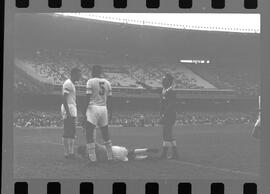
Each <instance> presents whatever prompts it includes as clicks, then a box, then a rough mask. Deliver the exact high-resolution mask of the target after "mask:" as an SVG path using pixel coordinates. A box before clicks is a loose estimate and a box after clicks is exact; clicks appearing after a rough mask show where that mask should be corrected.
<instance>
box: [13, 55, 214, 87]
mask: <svg viewBox="0 0 270 194" xmlns="http://www.w3.org/2000/svg"><path fill="white" fill-rule="evenodd" d="M20 52H21V51H17V53H19V54H18V56H17V57H16V59H15V64H16V66H17V67H18V68H20V69H21V70H23V71H25V72H26V73H27V74H28V75H30V76H32V77H33V78H34V79H37V80H38V81H40V82H45V83H50V84H62V83H63V81H64V80H65V79H67V78H68V72H69V71H70V69H71V68H72V67H75V66H76V67H79V68H80V69H82V72H83V79H82V81H81V82H80V84H85V83H86V80H87V77H89V74H90V72H91V66H92V65H93V64H95V63H93V64H87V63H83V61H84V59H80V57H79V55H76V53H69V52H63V51H53V50H51V51H48V50H43V51H41V50H37V51H32V52H31V51H29V52H27V53H26V52H25V51H23V52H24V53H23V52H22V53H20ZM92 61H93V59H92ZM106 61H107V64H102V66H105V73H104V77H105V78H107V79H108V80H109V81H110V82H111V83H112V86H117V87H139V86H138V85H137V84H136V80H144V81H146V83H148V84H149V85H151V86H153V87H160V86H161V83H160V80H161V77H162V75H163V74H164V73H165V72H170V73H172V74H173V75H174V77H175V78H176V81H175V84H176V88H178V89H180V88H183V89H202V88H215V87H214V86H213V85H212V84H210V83H209V82H207V81H206V80H204V79H202V78H201V77H199V76H198V75H196V74H194V73H193V72H192V71H191V70H189V69H187V68H185V67H184V66H181V65H177V64H160V62H156V63H155V64H132V65H131V68H130V66H128V65H127V64H125V63H124V62H123V61H119V63H120V64H117V65H116V64H109V63H110V62H109V61H111V60H108V59H107V60H106Z"/></svg>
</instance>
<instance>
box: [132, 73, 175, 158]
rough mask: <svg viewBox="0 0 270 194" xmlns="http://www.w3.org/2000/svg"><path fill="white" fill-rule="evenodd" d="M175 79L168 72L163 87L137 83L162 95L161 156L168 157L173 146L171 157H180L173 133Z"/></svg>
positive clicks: (163, 79)
mask: <svg viewBox="0 0 270 194" xmlns="http://www.w3.org/2000/svg"><path fill="white" fill-rule="evenodd" d="M173 80H174V78H173V76H172V75H171V74H169V73H167V74H165V75H164V76H163V78H162V88H153V87H151V86H148V85H146V84H145V83H142V82H140V81H137V82H136V83H137V84H140V85H141V86H143V87H144V88H145V89H147V90H150V91H152V92H157V93H158V94H159V95H160V124H161V125H162V129H163V149H162V154H161V156H160V157H161V158H168V151H169V149H170V148H171V149H172V156H171V159H178V158H179V155H178V151H177V145H176V141H175V140H174V138H173V133H172V132H173V126H174V124H175V121H176V93H175V91H174V89H173Z"/></svg>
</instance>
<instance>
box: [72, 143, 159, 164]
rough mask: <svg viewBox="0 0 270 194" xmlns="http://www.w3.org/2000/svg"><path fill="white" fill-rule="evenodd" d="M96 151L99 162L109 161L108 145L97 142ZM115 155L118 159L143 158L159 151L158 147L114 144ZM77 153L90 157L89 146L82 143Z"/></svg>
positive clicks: (125, 160) (124, 160)
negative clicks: (127, 146) (133, 146)
mask: <svg viewBox="0 0 270 194" xmlns="http://www.w3.org/2000/svg"><path fill="white" fill-rule="evenodd" d="M95 151H96V157H97V161H98V162H106V161H108V157H107V152H106V147H105V146H104V145H101V144H99V143H95ZM112 152H113V156H114V158H115V159H116V160H117V161H123V162H127V161H131V160H143V159H148V158H152V157H154V155H153V154H156V153H158V152H159V150H158V149H157V148H142V149H130V150H129V149H127V148H125V147H123V146H116V145H114V146H112ZM77 154H78V155H79V156H80V157H81V158H84V159H88V157H89V156H88V152H87V147H86V146H85V145H81V146H79V147H78V148H77Z"/></svg>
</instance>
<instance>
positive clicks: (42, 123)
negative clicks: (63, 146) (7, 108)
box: [13, 111, 63, 127]
mask: <svg viewBox="0 0 270 194" xmlns="http://www.w3.org/2000/svg"><path fill="white" fill-rule="evenodd" d="M62 125H63V121H62V118H61V116H60V114H59V113H58V112H51V111H50V112H46V111H16V112H14V114H13V126H14V127H60V126H62Z"/></svg>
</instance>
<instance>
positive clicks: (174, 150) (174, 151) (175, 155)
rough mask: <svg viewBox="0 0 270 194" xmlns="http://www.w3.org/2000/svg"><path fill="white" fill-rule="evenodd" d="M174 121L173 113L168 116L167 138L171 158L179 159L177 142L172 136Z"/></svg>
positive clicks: (174, 115)
mask: <svg viewBox="0 0 270 194" xmlns="http://www.w3.org/2000/svg"><path fill="white" fill-rule="evenodd" d="M175 121H176V114H173V115H172V116H171V117H170V126H171V127H170V133H169V139H170V141H171V148H172V157H171V159H179V154H178V149H177V144H176V141H175V139H174V138H173V126H174V124H175Z"/></svg>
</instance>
